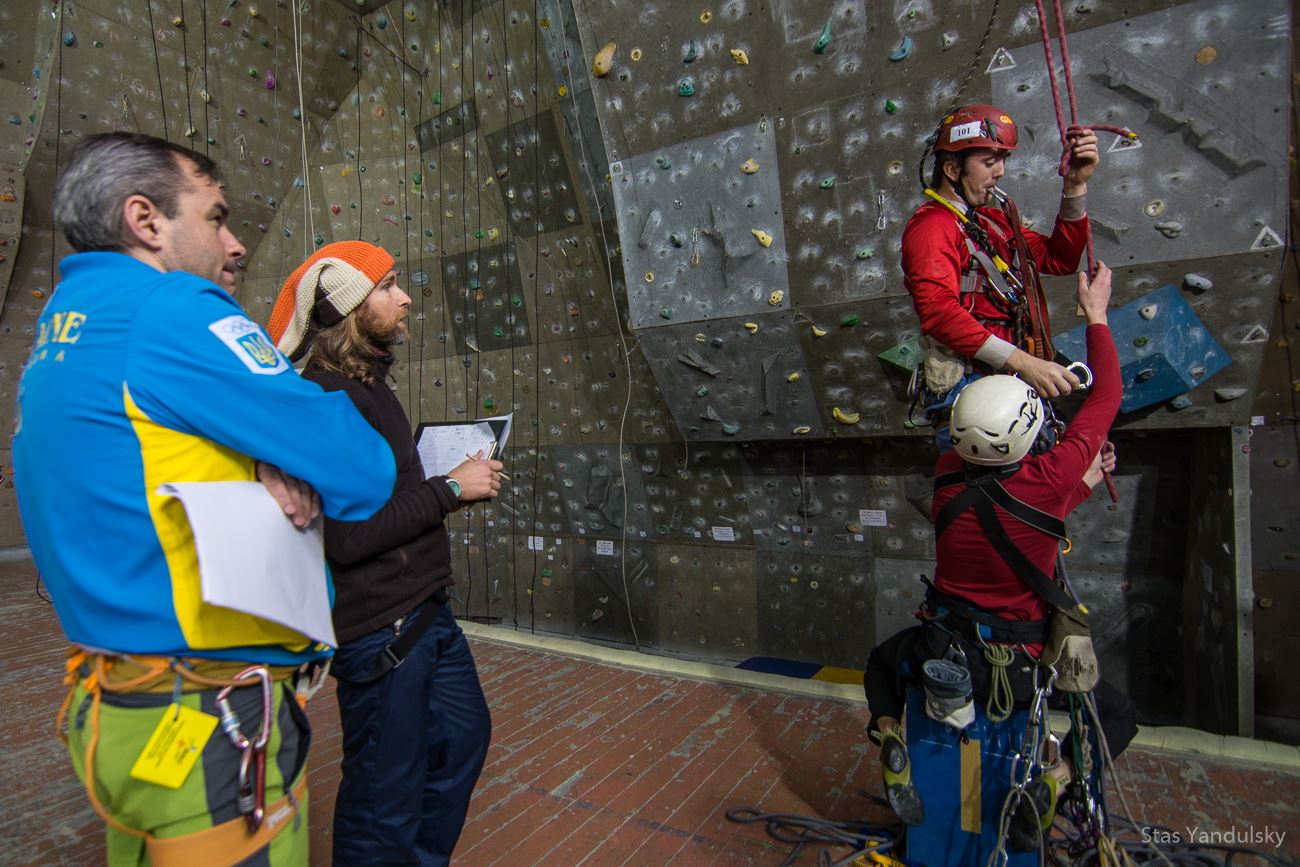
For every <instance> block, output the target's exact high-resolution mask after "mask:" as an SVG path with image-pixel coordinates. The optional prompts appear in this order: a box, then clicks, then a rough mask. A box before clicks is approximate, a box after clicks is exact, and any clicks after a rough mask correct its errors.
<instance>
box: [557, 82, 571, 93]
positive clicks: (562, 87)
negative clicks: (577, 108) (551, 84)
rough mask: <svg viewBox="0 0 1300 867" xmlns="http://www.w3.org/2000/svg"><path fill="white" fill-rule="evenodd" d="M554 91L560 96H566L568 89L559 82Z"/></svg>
mask: <svg viewBox="0 0 1300 867" xmlns="http://www.w3.org/2000/svg"><path fill="white" fill-rule="evenodd" d="M556 93H558V94H559V95H560V96H568V95H569V89H568V88H567V87H565V86H564V85H563V84H561V85H560V87H559V89H558V90H557V91H556Z"/></svg>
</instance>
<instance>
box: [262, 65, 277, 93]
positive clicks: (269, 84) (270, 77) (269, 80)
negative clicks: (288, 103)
mask: <svg viewBox="0 0 1300 867" xmlns="http://www.w3.org/2000/svg"><path fill="white" fill-rule="evenodd" d="M262 85H263V86H264V87H265V88H266V89H267V90H275V73H273V72H271V70H269V69H268V70H267V71H266V78H265V79H263V80H262Z"/></svg>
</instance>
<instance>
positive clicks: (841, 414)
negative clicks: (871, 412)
mask: <svg viewBox="0 0 1300 867" xmlns="http://www.w3.org/2000/svg"><path fill="white" fill-rule="evenodd" d="M831 418H833V419H835V420H836V421H837V422H839V423H840V424H857V423H858V419H859V418H861V416H860V415H858V414H857V413H856V412H845V411H844V410H842V409H840V408H839V407H838V406H837V407H835V408H833V409H832V410H831Z"/></svg>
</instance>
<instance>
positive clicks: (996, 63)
mask: <svg viewBox="0 0 1300 867" xmlns="http://www.w3.org/2000/svg"><path fill="white" fill-rule="evenodd" d="M1015 67H1016V59H1015V58H1014V57H1012V56H1011V52H1010V51H1007V50H1006V49H1005V48H999V49H998V50H997V51H995V52H993V58H992V59H991V60H989V65H988V69H985V70H984V71H985V72H986V73H987V72H1002V71H1003V70H1004V69H1015Z"/></svg>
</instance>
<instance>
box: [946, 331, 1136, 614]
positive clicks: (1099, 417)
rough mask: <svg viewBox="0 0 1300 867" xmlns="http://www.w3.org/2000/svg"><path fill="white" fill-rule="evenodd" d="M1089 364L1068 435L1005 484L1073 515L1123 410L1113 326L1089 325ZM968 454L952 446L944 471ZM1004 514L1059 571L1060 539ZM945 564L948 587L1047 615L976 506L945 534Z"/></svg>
mask: <svg viewBox="0 0 1300 867" xmlns="http://www.w3.org/2000/svg"><path fill="white" fill-rule="evenodd" d="M1087 340H1088V363H1089V365H1091V367H1092V370H1093V374H1094V376H1095V380H1094V383H1093V386H1092V392H1091V393H1090V394H1089V395H1088V398H1087V400H1085V401H1084V403H1083V406H1082V407H1081V408H1080V409H1079V412H1078V413H1077V414H1076V415H1075V417H1074V419H1073V420H1072V421H1071V422H1070V426H1069V427H1068V428H1067V429H1066V431H1065V434H1064V436H1062V437H1061V439H1060V441H1059V442H1058V443H1057V444H1056V445H1055V446H1053V447H1052V448H1051V449H1049V450H1048V451H1047V452H1046V453H1044V454H1041V455H1031V456H1028V457H1026V458H1024V459H1023V460H1022V461H1021V462H1020V470H1019V471H1018V472H1017V473H1015V475H1013V476H1011V477H1010V478H1008V479H1006V480H1005V481H1004V482H1003V486H1004V487H1005V488H1006V489H1007V491H1008V492H1009V493H1010V494H1011V495H1012V496H1013V497H1015V498H1016V499H1018V500H1021V501H1022V502H1025V503H1028V504H1029V505H1031V506H1033V507H1035V508H1037V509H1041V510H1042V511H1044V512H1047V513H1049V514H1051V515H1055V516H1056V517H1058V518H1065V517H1066V516H1067V515H1068V514H1069V513H1070V512H1071V511H1073V510H1074V508H1075V507H1076V506H1078V505H1079V504H1080V503H1081V502H1083V501H1084V500H1086V499H1087V498H1088V497H1089V496H1090V495H1091V493H1092V489H1091V488H1089V487H1088V486H1087V485H1086V484H1084V482H1083V475H1084V473H1085V472H1086V471H1087V469H1088V467H1089V465H1090V464H1091V463H1092V460H1093V458H1094V457H1096V455H1097V452H1099V451H1100V450H1101V447H1102V445H1103V444H1104V443H1105V442H1106V435H1107V432H1108V431H1109V430H1110V426H1111V423H1112V422H1113V421H1114V420H1115V414H1116V413H1117V412H1119V404H1120V398H1121V396H1122V393H1123V384H1122V383H1121V381H1120V372H1119V355H1118V353H1117V352H1116V351H1115V343H1114V341H1113V340H1112V339H1111V334H1110V328H1109V327H1107V326H1105V325H1089V326H1088V337H1087ZM962 466H963V462H962V458H961V455H959V454H958V453H957V452H956V451H947V452H944V453H943V454H942V455H940V456H939V463H938V465H937V466H936V467H935V475H936V477H937V476H939V475H943V474H944V473H951V472H954V471H957V470H960V469H962ZM962 490H964V488H963V487H962V486H961V485H950V486H948V487H945V488H942V489H940V490H939V491H937V492H935V495H934V504H933V506H932V507H931V512H930V518H931V520H934V519H935V518H937V517H938V515H939V511H940V510H941V509H942V508H943V507H944V505H945V504H947V503H948V501H949V500H951V499H952V498H953V497H955V496H956V495H957V494H958V493H959V492H961V491H962ZM997 513H998V518H999V519H1000V520H1001V521H1002V526H1003V527H1005V528H1006V531H1007V535H1008V536H1010V537H1011V541H1012V542H1014V543H1015V544H1016V546H1017V547H1018V548H1019V549H1020V550H1021V551H1023V552H1024V553H1025V555H1026V556H1027V557H1028V558H1029V559H1030V560H1031V561H1033V563H1034V565H1036V566H1037V567H1038V568H1039V569H1041V570H1042V571H1043V572H1044V573H1045V574H1046V575H1048V576H1052V577H1054V576H1055V575H1056V550H1057V544H1058V543H1057V540H1056V539H1055V538H1054V537H1052V536H1049V535H1048V534H1046V533H1044V532H1042V531H1041V530H1036V529H1034V528H1033V527H1031V526H1029V525H1028V524H1026V523H1024V522H1022V521H1019V520H1017V519H1015V518H1013V517H1010V516H1009V515H1007V514H1006V513H1005V512H1003V511H1002V510H1001V509H1000V508H998V509H997ZM936 553H937V558H938V564H937V566H936V568H935V574H934V583H935V586H937V587H938V588H939V589H940V590H942V591H943V592H944V593H949V594H951V595H953V596H958V597H961V598H962V599H965V600H967V601H969V602H972V603H974V604H975V605H978V606H979V607H981V608H983V609H985V610H986V611H991V612H993V613H995V614H997V615H998V616H1000V617H1003V618H1005V619H1008V620H1039V619H1042V618H1044V617H1046V616H1047V614H1048V610H1049V606H1048V604H1047V602H1046V601H1045V600H1044V599H1043V598H1042V597H1040V596H1039V595H1038V594H1036V593H1035V592H1034V591H1033V590H1031V589H1029V586H1028V585H1026V584H1025V582H1024V581H1022V580H1021V579H1020V578H1019V577H1018V576H1017V575H1016V574H1015V573H1014V572H1013V571H1011V567H1010V566H1008V565H1007V564H1006V561H1004V560H1003V559H1002V557H1001V556H999V555H998V553H997V551H996V550H995V549H994V548H993V546H992V545H991V544H990V543H989V541H988V538H987V537H986V536H985V535H984V530H983V529H982V528H981V527H980V525H979V519H978V518H977V517H976V516H975V511H974V510H973V509H971V510H967V511H966V512H965V513H964V514H962V515H959V516H958V517H957V519H956V520H954V521H953V522H952V524H950V525H949V527H948V529H947V530H946V531H945V532H944V534H943V535H942V536H941V537H940V538H939V539H938V544H937V552H936Z"/></svg>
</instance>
